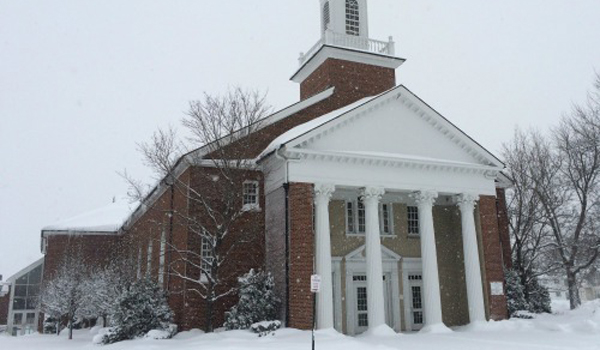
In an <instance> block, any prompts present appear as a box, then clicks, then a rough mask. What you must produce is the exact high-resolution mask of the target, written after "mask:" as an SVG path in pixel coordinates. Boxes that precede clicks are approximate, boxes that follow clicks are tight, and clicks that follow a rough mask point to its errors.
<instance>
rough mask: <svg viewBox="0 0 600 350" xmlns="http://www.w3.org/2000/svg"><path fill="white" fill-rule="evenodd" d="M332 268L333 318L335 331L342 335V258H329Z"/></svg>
mask: <svg viewBox="0 0 600 350" xmlns="http://www.w3.org/2000/svg"><path fill="white" fill-rule="evenodd" d="M331 262H332V264H331V265H332V268H333V302H334V303H333V313H334V316H335V330H336V331H338V332H340V333H342V330H343V322H344V320H343V319H342V317H343V313H342V308H343V306H342V258H339V257H334V258H331Z"/></svg>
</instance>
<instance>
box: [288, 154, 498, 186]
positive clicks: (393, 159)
mask: <svg viewBox="0 0 600 350" xmlns="http://www.w3.org/2000/svg"><path fill="white" fill-rule="evenodd" d="M285 153H286V154H287V155H288V156H289V157H290V158H296V159H307V160H320V161H328V162H335V163H347V164H348V163H349V164H360V165H365V166H369V167H373V166H375V167H377V166H379V167H396V168H409V169H418V170H421V171H444V172H448V173H462V174H480V175H483V176H486V177H489V178H491V179H494V178H496V176H497V175H498V173H499V172H500V171H501V170H502V168H501V167H492V166H486V165H481V164H470V163H461V162H452V161H446V160H438V159H425V158H423V159H418V158H411V157H408V156H402V155H397V156H393V155H389V156H385V155H368V154H355V153H349V152H331V151H327V152H324V151H315V150H308V149H302V148H292V149H287V148H286V149H285Z"/></svg>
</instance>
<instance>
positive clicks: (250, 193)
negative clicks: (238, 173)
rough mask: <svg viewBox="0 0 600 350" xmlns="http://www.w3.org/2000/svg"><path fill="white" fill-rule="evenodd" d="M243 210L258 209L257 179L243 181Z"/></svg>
mask: <svg viewBox="0 0 600 350" xmlns="http://www.w3.org/2000/svg"><path fill="white" fill-rule="evenodd" d="M242 191H243V197H244V198H243V207H242V209H243V210H255V209H260V203H259V199H260V197H259V189H258V181H244V184H243V189H242Z"/></svg>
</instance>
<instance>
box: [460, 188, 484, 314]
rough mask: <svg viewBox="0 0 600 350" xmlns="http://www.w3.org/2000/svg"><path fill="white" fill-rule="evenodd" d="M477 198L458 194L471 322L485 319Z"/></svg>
mask: <svg viewBox="0 0 600 350" xmlns="http://www.w3.org/2000/svg"><path fill="white" fill-rule="evenodd" d="M476 199H477V196H475V195H472V194H461V195H459V196H457V202H458V207H459V208H460V213H461V221H462V239H463V252H464V259H465V277H466V282H467V299H468V302H469V319H470V321H471V323H473V322H478V321H485V309H484V301H483V285H482V283H481V265H480V264H479V248H478V244H477V232H476V231H475V216H474V215H473V211H474V210H475V200H476Z"/></svg>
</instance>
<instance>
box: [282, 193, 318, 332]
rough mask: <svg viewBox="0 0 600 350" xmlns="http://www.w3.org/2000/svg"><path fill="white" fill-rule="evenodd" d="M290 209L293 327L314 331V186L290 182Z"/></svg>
mask: <svg viewBox="0 0 600 350" xmlns="http://www.w3.org/2000/svg"><path fill="white" fill-rule="evenodd" d="M288 206H289V235H290V236H289V240H290V243H289V245H290V253H289V254H290V256H289V259H290V265H289V296H288V305H289V306H288V308H289V315H288V317H289V320H290V322H289V325H288V326H289V327H293V328H299V329H311V327H312V294H311V292H310V276H311V275H312V274H313V271H314V270H313V260H314V254H313V252H314V233H313V225H312V223H313V221H312V213H313V209H312V208H313V186H312V184H308V183H290V184H289V192H288Z"/></svg>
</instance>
